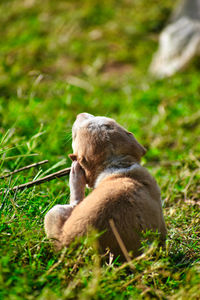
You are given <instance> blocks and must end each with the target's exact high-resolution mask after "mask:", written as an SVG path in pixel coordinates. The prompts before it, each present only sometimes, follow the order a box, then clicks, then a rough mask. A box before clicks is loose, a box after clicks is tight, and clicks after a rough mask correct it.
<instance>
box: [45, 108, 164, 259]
mask: <svg viewBox="0 0 200 300" xmlns="http://www.w3.org/2000/svg"><path fill="white" fill-rule="evenodd" d="M72 132H73V149H74V153H73V154H72V155H71V158H72V159H74V160H77V161H78V163H79V164H80V166H81V168H82V169H83V170H84V172H85V178H86V182H87V184H88V185H89V186H90V187H94V190H93V191H92V192H91V193H90V194H89V196H87V197H86V198H84V199H83V200H82V199H81V200H82V201H81V200H80V202H79V203H78V205H77V206H75V207H74V208H73V210H72V212H71V211H70V216H69V214H68V215H66V218H64V219H62V220H61V218H60V223H59V222H58V223H59V229H57V232H56V234H55V233H52V230H51V228H50V226H52V225H51V224H53V223H52V220H54V223H55V220H56V217H55V215H56V214H55V213H53V212H52V213H49V215H48V214H47V216H46V219H45V229H46V232H47V234H48V236H50V237H54V238H56V239H57V240H58V243H59V245H60V246H61V247H62V246H67V245H69V244H70V243H71V242H72V241H73V240H74V239H75V238H76V237H77V236H82V235H84V234H85V233H86V232H87V230H88V229H89V228H90V227H94V228H96V229H97V230H98V231H100V232H102V231H104V233H103V234H102V235H101V237H100V239H99V244H100V248H101V249H102V250H103V251H104V250H105V249H106V248H107V247H109V248H110V250H111V252H112V253H113V254H114V255H115V256H117V255H120V256H121V258H122V259H123V254H122V252H121V249H120V247H119V245H118V243H117V241H116V238H115V236H114V234H113V232H112V230H111V227H110V224H109V220H110V219H113V221H114V223H115V226H116V228H117V231H118V233H119V235H120V237H121V239H122V241H123V243H124V244H125V247H126V248H127V250H128V251H131V252H132V254H133V256H136V255H138V254H139V253H140V251H139V249H140V246H141V243H140V242H141V241H140V236H141V232H142V231H146V230H153V231H158V232H159V233H160V237H161V240H164V239H165V235H166V228H165V222H164V219H163V214H162V207H161V200H160V190H159V187H158V185H157V183H156V181H155V180H154V178H153V177H152V176H151V175H150V174H149V173H148V171H147V170H146V169H145V168H143V167H142V166H140V164H139V162H140V159H141V157H142V156H143V155H144V154H145V149H144V148H143V147H142V146H141V145H140V144H139V143H138V142H137V141H136V139H135V138H134V136H133V135H132V134H131V133H129V132H128V131H126V130H125V129H124V128H123V127H121V126H120V125H119V124H117V123H116V122H115V121H114V120H112V119H109V118H105V120H104V118H102V119H101V118H100V119H98V118H96V119H95V117H91V118H88V116H87V114H81V115H79V116H78V117H77V121H76V122H75V124H74V126H73V131H72ZM104 173H105V174H104ZM101 176H102V179H101ZM100 179H101V180H100ZM52 216H53V219H52ZM56 216H58V219H59V214H57V215H56Z"/></svg>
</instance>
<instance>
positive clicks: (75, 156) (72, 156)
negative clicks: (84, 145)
mask: <svg viewBox="0 0 200 300" xmlns="http://www.w3.org/2000/svg"><path fill="white" fill-rule="evenodd" d="M68 157H69V158H70V159H71V160H72V161H75V160H77V155H76V154H69V155H68Z"/></svg>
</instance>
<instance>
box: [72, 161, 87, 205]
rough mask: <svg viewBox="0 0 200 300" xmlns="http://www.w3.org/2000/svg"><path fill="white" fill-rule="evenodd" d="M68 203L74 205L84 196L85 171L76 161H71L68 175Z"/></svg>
mask: <svg viewBox="0 0 200 300" xmlns="http://www.w3.org/2000/svg"><path fill="white" fill-rule="evenodd" d="M69 185H70V205H72V206H76V205H77V204H78V203H79V202H80V201H82V200H83V199H84V197H85V186H86V179H85V173H84V171H83V169H82V168H81V166H80V164H79V163H78V162H77V161H73V162H72V165H71V172H70V176H69Z"/></svg>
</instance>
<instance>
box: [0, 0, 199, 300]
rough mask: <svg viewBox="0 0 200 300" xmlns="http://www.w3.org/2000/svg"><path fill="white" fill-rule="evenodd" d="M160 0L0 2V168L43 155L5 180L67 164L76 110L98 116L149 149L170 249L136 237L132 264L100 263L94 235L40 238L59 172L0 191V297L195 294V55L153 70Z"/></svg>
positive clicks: (166, 7)
mask: <svg viewBox="0 0 200 300" xmlns="http://www.w3.org/2000/svg"><path fill="white" fill-rule="evenodd" d="M163 2H164V3H162V4H161V2H160V1H156V0H151V1H148V3H147V2H146V1H144V0H140V1H139V0H137V1H128V0H124V1H114V0H107V1H97V0H94V1H91V0H87V1H79V0H77V1H64V0H60V1H55V2H54V1H50V0H49V1H48V0H44V1H37V0H35V1H31V0H26V1H20V0H17V1H16V0H10V1H2V2H1V4H0V13H1V18H0V36H1V39H0V49H1V50H0V174H4V173H6V172H7V171H12V170H14V169H16V168H19V167H22V166H25V165H28V164H30V163H33V162H37V161H40V160H44V159H48V160H49V164H48V165H44V166H42V167H39V168H34V169H31V170H29V171H24V172H22V173H19V174H16V175H15V176H13V177H12V178H8V179H6V180H1V183H0V185H1V187H11V186H14V185H16V184H20V183H24V182H27V181H29V180H32V179H33V178H37V177H39V176H40V177H41V176H42V175H43V174H44V172H46V174H47V173H49V172H51V171H52V170H49V169H50V168H51V167H52V166H54V170H59V169H60V168H62V167H63V168H64V167H67V166H69V165H70V161H69V159H68V157H67V154H68V153H70V152H71V151H72V150H71V133H70V131H71V126H72V123H73V121H74V119H75V116H76V114H77V113H80V112H83V111H87V112H89V113H92V114H95V115H106V116H109V117H113V118H115V119H116V120H117V121H118V122H119V123H121V124H122V125H123V126H124V127H126V128H127V129H129V130H130V131H132V132H133V133H134V134H135V136H136V137H137V139H138V140H139V141H140V142H141V143H142V144H143V145H144V146H145V147H146V148H147V149H148V152H147V154H146V156H145V158H144V159H143V162H142V163H143V164H144V165H145V166H146V167H147V168H148V169H149V170H150V172H151V173H152V174H153V175H154V176H155V178H156V179H157V181H158V183H159V185H160V187H161V191H162V199H163V209H164V215H165V220H166V224H167V229H168V238H167V243H166V250H161V249H157V247H156V245H154V244H153V245H152V246H151V247H150V249H149V248H148V247H147V244H146V243H145V242H144V248H146V250H145V254H144V255H143V256H142V257H140V258H139V259H135V260H133V262H132V264H131V265H127V264H125V265H121V264H119V263H118V262H114V263H113V264H111V265H107V264H106V262H102V261H100V258H99V256H98V254H97V252H96V239H95V234H94V235H93V236H91V237H87V238H85V239H82V240H81V243H80V242H79V244H78V245H79V247H77V246H76V245H75V244H73V245H71V246H70V248H69V249H67V250H65V251H64V252H63V253H54V252H53V250H52V248H51V245H50V243H49V241H48V240H47V239H46V238H45V234H44V229H43V219H44V215H45V213H46V212H47V211H48V210H49V209H50V208H51V207H52V206H53V205H55V204H56V203H60V204H64V203H66V201H68V200H69V185H68V179H67V178H64V179H59V180H56V181H52V182H49V183H45V184H42V185H41V186H38V187H34V188H32V189H29V190H25V191H22V192H18V193H16V194H15V195H12V194H6V195H4V196H3V195H0V202H1V204H0V205H1V222H0V298H1V299H12V300H13V299H41V300H43V299H45V300H46V299H81V300H82V299H105V298H106V299H151V298H152V299H199V295H200V292H199V282H200V221H199V220H200V209H199V208H200V202H199V192H200V187H199V185H198V183H199V166H200V163H199V157H200V155H199V153H200V152H199V150H200V149H199V148H200V147H199V145H200V143H199V142H200V140H199V136H200V130H199V121H200V114H199V109H200V88H199V82H200V75H199V63H198V61H197V60H195V61H194V62H193V63H192V64H191V66H190V67H188V69H187V70H185V71H184V72H183V73H181V74H179V75H176V76H174V77H172V78H170V79H165V80H161V81H154V80H153V79H152V78H150V77H149V75H148V73H147V69H148V65H149V63H150V61H151V56H152V54H153V53H154V51H155V49H156V46H157V37H158V33H159V32H160V30H161V28H162V27H163V26H164V24H165V22H166V20H167V18H168V16H169V13H170V10H171V8H172V4H171V1H163ZM58 162H61V163H60V164H59V165H56V164H57V163H58Z"/></svg>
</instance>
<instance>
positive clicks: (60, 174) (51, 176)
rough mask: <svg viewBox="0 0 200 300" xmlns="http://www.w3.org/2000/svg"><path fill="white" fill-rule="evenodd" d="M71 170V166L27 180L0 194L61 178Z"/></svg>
mask: <svg viewBox="0 0 200 300" xmlns="http://www.w3.org/2000/svg"><path fill="white" fill-rule="evenodd" d="M70 170H71V168H65V169H62V170H60V171H58V172H55V173H52V174H49V175H47V176H45V177H43V178H40V179H37V180H35V181H30V182H27V183H24V184H20V185H17V186H14V187H13V188H10V189H5V190H4V191H2V192H0V195H2V194H4V193H5V192H6V191H8V190H9V191H16V190H24V189H25V188H30V187H32V186H34V185H39V184H41V183H44V182H46V181H50V180H53V179H56V178H59V177H63V176H66V175H68V174H69V173H70Z"/></svg>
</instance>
